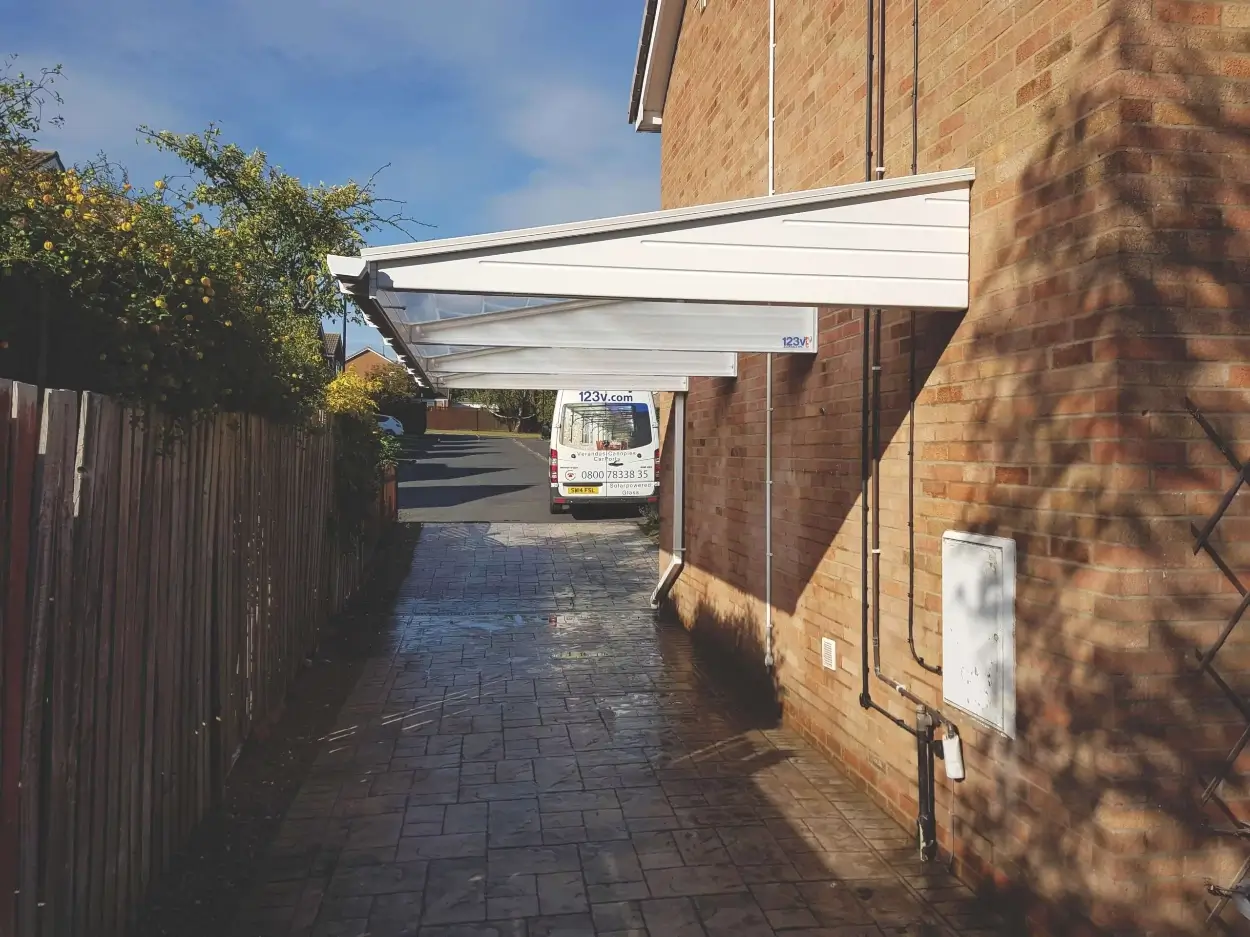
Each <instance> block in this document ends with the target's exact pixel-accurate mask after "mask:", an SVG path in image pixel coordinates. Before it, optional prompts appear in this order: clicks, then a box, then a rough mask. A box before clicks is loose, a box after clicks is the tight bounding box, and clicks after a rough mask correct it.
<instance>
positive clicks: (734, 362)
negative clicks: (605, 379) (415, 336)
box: [425, 348, 738, 380]
mask: <svg viewBox="0 0 1250 937" xmlns="http://www.w3.org/2000/svg"><path fill="white" fill-rule="evenodd" d="M425 368H426V371H427V372H428V373H429V374H430V376H431V378H432V379H434V380H438V379H439V377H440V376H441V375H443V374H455V373H474V374H493V373H499V374H544V375H548V376H551V377H553V379H554V377H555V376H559V377H566V376H567V377H570V378H572V377H575V376H577V375H582V374H605V373H612V374H643V375H646V374H654V375H661V376H670V375H671V376H674V377H737V376H738V356H737V355H735V354H733V353H732V352H711V351H619V350H615V349H613V350H602V349H583V348H574V349H563V348H562V349H556V348H495V349H490V350H486V351H470V352H461V353H458V354H450V355H440V356H438V357H436V358H426V359H425Z"/></svg>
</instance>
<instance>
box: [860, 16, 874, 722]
mask: <svg viewBox="0 0 1250 937" xmlns="http://www.w3.org/2000/svg"><path fill="white" fill-rule="evenodd" d="M875 24H876V8H875V6H874V4H873V0H868V15H867V16H866V17H865V20H864V29H865V32H866V34H867V48H866V50H865V52H864V65H865V68H864V181H865V182H871V181H872V71H873V68H872V57H873V56H872V53H873V41H872V40H873V26H874V25H875ZM870 316H871V313H870V312H869V311H868V308H867V307H865V308H864V321H863V327H862V329H861V333H862V335H863V348H862V349H861V350H862V352H863V360H862V362H861V367H860V382H859V383H860V395H859V397H860V400H859V402H860V422H859V614H860V623H859V624H860V640H859V656H860V676H861V677H862V683H861V686H860V693H859V705H860V706H862V707H864V708H865V709H868V708H870V707H871V706H872V705H873V702H872V691H871V690H870V689H869V686H868V341H869V338H868V330H869V319H870Z"/></svg>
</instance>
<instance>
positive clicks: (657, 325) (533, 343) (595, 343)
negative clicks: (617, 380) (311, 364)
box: [407, 300, 818, 353]
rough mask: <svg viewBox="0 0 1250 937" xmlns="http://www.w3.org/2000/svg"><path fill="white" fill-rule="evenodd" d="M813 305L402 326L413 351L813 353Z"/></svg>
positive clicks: (662, 308)
mask: <svg viewBox="0 0 1250 937" xmlns="http://www.w3.org/2000/svg"><path fill="white" fill-rule="evenodd" d="M817 331H818V329H817V310H816V308H815V307H814V306H759V305H754V306H744V305H735V304H729V303H660V302H640V301H634V300H620V301H609V302H596V301H590V302H585V301H582V302H567V303H559V304H553V305H550V306H539V307H536V308H531V309H511V310H507V311H505V312H491V313H486V314H485V315H475V316H462V317H460V318H455V319H441V320H439V321H436V322H422V323H418V324H415V325H410V326H408V334H407V339H408V341H409V342H410V343H412V344H426V343H428V344H447V345H492V346H493V345H505V346H510V347H516V348H612V349H621V350H627V351H628V350H636V351H648V350H651V349H662V348H666V349H672V350H689V351H723V352H769V351H771V352H809V353H810V352H815V351H816V339H817Z"/></svg>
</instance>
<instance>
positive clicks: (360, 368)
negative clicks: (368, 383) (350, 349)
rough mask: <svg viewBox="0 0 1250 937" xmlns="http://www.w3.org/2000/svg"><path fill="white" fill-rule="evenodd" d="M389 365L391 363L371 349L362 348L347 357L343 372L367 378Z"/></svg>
mask: <svg viewBox="0 0 1250 937" xmlns="http://www.w3.org/2000/svg"><path fill="white" fill-rule="evenodd" d="M391 363H392V362H391V361H389V360H388V359H387V358H384V357H383V356H382V355H379V354H378V353H377V352H376V351H374V350H373V349H372V348H362V349H360V351H358V352H355V353H354V354H351V355H348V356H347V359H346V361H345V362H344V365H343V370H344V371H350V372H351V373H352V374H356V375H359V376H360V377H363V378H368V377H370V376H372V375H373V373H374V372H375V371H377V370H378V369H379V368H383V367H385V366H386V365H388V364H391Z"/></svg>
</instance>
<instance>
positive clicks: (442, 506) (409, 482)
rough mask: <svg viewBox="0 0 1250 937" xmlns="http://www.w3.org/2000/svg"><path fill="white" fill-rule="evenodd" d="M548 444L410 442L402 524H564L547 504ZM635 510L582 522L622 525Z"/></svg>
mask: <svg viewBox="0 0 1250 937" xmlns="http://www.w3.org/2000/svg"><path fill="white" fill-rule="evenodd" d="M546 452H547V442H546V440H543V439H520V438H513V437H509V436H471V435H460V434H455V435H452V434H444V433H430V434H428V435H425V436H420V437H412V438H409V439H407V440H405V460H404V462H403V463H402V464H401V465H400V467H399V473H398V474H399V519H400V520H401V521H420V522H423V523H440V522H443V523H455V522H463V523H470V522H483V523H508V522H519V523H527V524H540V523H542V524H546V523H554V524H563V523H568V522H569V521H570V520H572V519H573V518H572V517H571V515H568V514H555V515H553V514H552V513H551V512H550V509H549V502H548V494H547V492H548V487H549V484H548V476H547V456H546ZM637 513H638V512H637V510H636V509H630V508H620V509H616V510H613V511H608V510H601V511H598V512H596V513H595V514H594V515H592V516H579V517H578V520H620V519H622V518H627V517H634V516H637Z"/></svg>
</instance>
